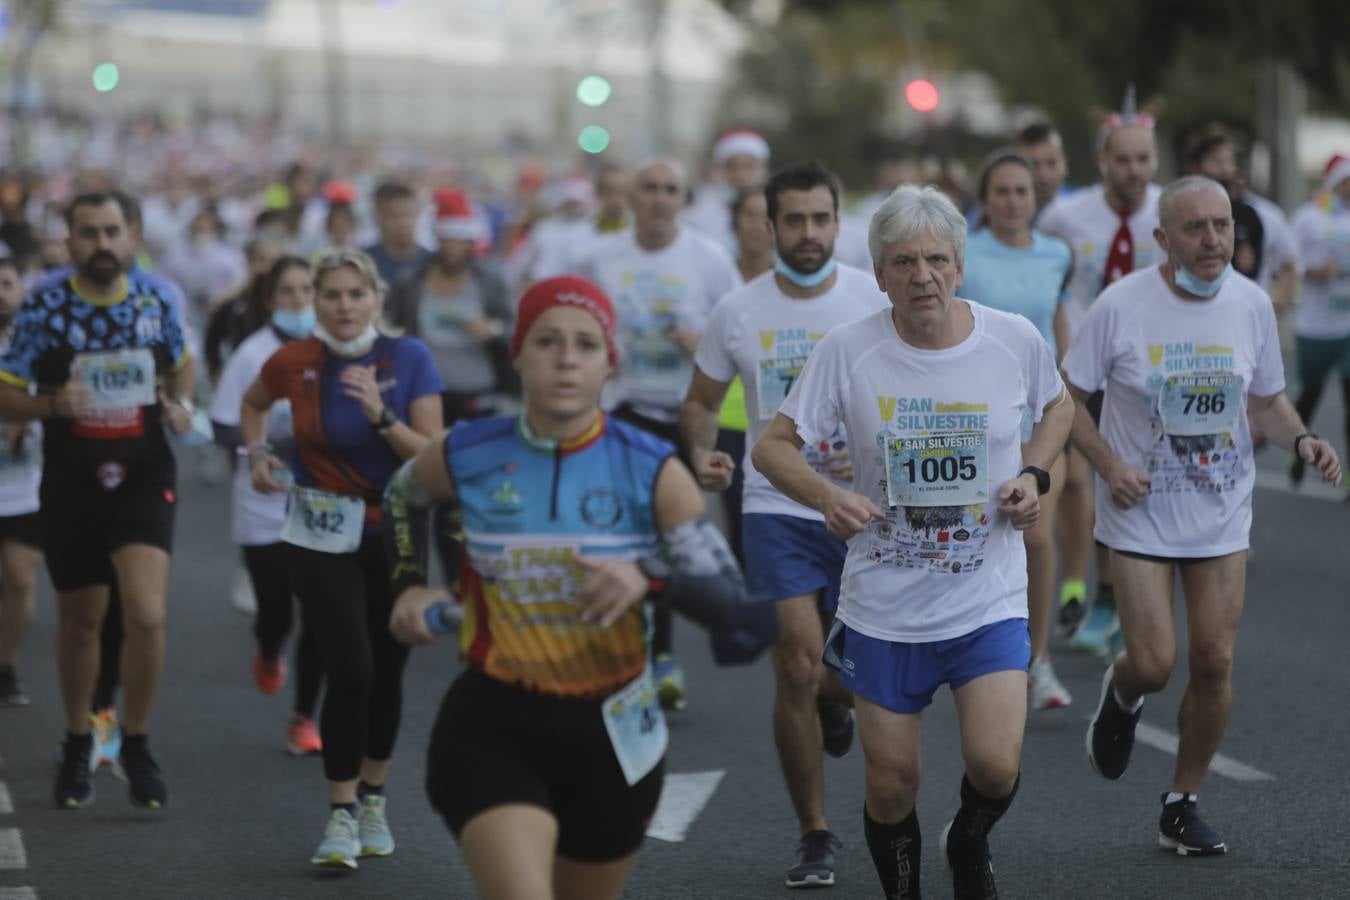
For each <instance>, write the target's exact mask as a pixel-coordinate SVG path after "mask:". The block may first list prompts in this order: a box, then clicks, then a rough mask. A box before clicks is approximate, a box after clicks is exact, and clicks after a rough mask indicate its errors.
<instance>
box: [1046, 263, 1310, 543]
mask: <svg viewBox="0 0 1350 900" xmlns="http://www.w3.org/2000/svg"><path fill="white" fill-rule="evenodd" d="M1064 374H1065V376H1066V377H1067V378H1068V379H1069V382H1070V383H1071V384H1073V385H1075V386H1077V387H1079V388H1081V389H1082V390H1085V391H1094V390H1101V389H1103V388H1105V390H1106V399H1105V402H1104V403H1103V404H1102V421H1101V433H1102V438H1103V440H1105V441H1106V444H1107V446H1109V447H1110V448H1111V450H1112V451H1113V452H1114V453H1115V454H1116V455H1117V456H1119V457H1120V458H1121V459H1122V460H1123V461H1124V462H1126V463H1127V464H1129V465H1131V466H1134V467H1135V468H1137V469H1139V470H1141V471H1143V472H1147V473H1148V475H1149V476H1150V478H1151V479H1152V488H1151V490H1150V493H1149V495H1148V496H1147V497H1145V498H1144V500H1143V501H1142V502H1140V503H1139V504H1137V505H1135V506H1134V507H1133V508H1131V509H1128V510H1122V509H1120V508H1119V507H1117V506H1116V505H1115V503H1113V502H1112V501H1111V491H1110V487H1109V486H1108V485H1107V483H1106V481H1105V479H1102V478H1098V479H1097V526H1096V530H1095V536H1096V538H1097V540H1099V541H1101V542H1102V543H1103V544H1106V546H1108V547H1111V548H1113V549H1116V550H1124V551H1129V552H1132V553H1146V554H1148V555H1150V556H1165V557H1183V558H1187V557H1206V556H1222V555H1224V554H1227V553H1235V552H1237V551H1239V550H1245V549H1246V548H1247V546H1248V533H1249V531H1250V529H1251V523H1252V485H1253V484H1254V483H1255V481H1256V469H1255V466H1254V465H1253V462H1252V440H1251V431H1250V429H1249V428H1248V425H1247V396H1248V394H1254V395H1256V396H1258V397H1267V396H1270V395H1271V394H1277V393H1279V392H1280V391H1282V390H1284V363H1283V362H1282V361H1281V359H1280V339H1279V336H1278V334H1277V333H1276V331H1275V312H1274V309H1273V308H1272V306H1271V303H1270V297H1269V296H1267V295H1266V292H1265V291H1263V290H1261V288H1259V287H1257V285H1256V283H1255V282H1253V281H1251V280H1250V279H1248V278H1245V277H1243V276H1242V275H1239V274H1237V273H1233V274H1232V275H1230V276H1229V278H1228V280H1227V281H1226V282H1224V285H1223V287H1222V288H1220V289H1219V292H1218V293H1217V294H1215V295H1214V297H1212V298H1211V299H1209V300H1183V299H1181V298H1180V297H1178V296H1177V295H1176V294H1174V293H1172V290H1171V289H1170V288H1169V287H1168V286H1167V282H1166V281H1165V280H1163V276H1162V272H1161V269H1160V268H1159V267H1157V266H1154V267H1152V268H1149V269H1145V270H1144V271H1142V272H1135V273H1134V274H1132V275H1128V276H1126V277H1125V278H1123V279H1122V280H1121V281H1119V282H1118V283H1116V284H1113V285H1112V286H1111V287H1109V288H1108V289H1107V290H1106V291H1104V292H1103V293H1102V295H1101V297H1100V298H1098V300H1097V303H1096V304H1095V305H1094V306H1093V308H1092V311H1091V312H1090V313H1089V314H1088V316H1087V318H1086V319H1084V320H1083V325H1082V328H1081V329H1080V330H1079V332H1078V334H1077V335H1075V336H1074V339H1073V345H1072V346H1070V347H1069V352H1068V354H1067V355H1066V356H1065V358H1064Z"/></svg>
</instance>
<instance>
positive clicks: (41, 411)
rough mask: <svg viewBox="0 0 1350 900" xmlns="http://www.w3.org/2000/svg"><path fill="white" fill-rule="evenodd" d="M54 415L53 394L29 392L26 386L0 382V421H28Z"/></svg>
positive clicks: (54, 401)
mask: <svg viewBox="0 0 1350 900" xmlns="http://www.w3.org/2000/svg"><path fill="white" fill-rule="evenodd" d="M55 415H56V397H55V396H54V395H53V394H30V393H28V389H27V388H23V387H19V386H18V385H17V384H11V383H9V382H3V383H0V421H3V422H30V421H32V420H33V419H49V418H52V417H54V416H55Z"/></svg>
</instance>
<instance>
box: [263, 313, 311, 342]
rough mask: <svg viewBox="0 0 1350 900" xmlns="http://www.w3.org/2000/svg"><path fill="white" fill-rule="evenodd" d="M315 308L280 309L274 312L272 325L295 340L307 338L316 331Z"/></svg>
mask: <svg viewBox="0 0 1350 900" xmlns="http://www.w3.org/2000/svg"><path fill="white" fill-rule="evenodd" d="M314 321H315V320H314V307H312V306H307V307H305V308H304V309H278V310H273V312H272V324H273V325H274V326H276V329H277V330H278V331H280V332H282V333H283V334H286V335H289V336H290V337H293V338H307V337H309V335H310V333H311V332H312V331H314Z"/></svg>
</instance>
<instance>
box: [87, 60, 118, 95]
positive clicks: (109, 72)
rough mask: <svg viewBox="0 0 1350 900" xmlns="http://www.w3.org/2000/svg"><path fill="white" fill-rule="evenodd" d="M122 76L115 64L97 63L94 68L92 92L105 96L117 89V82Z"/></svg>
mask: <svg viewBox="0 0 1350 900" xmlns="http://www.w3.org/2000/svg"><path fill="white" fill-rule="evenodd" d="M121 77H122V74H121V73H120V72H119V71H118V70H117V63H110V62H105V63H99V64H98V65H97V66H94V75H93V79H92V80H93V82H94V90H96V91H98V92H99V93H101V94H106V93H107V92H108V91H111V90H112V89H113V88H115V87H117V82H118V81H120V80H121Z"/></svg>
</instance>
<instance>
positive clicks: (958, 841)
mask: <svg viewBox="0 0 1350 900" xmlns="http://www.w3.org/2000/svg"><path fill="white" fill-rule="evenodd" d="M953 824H954V822H948V823H947V827H946V828H944V829H942V839H941V844H942V856H943V857H944V858H945V859H946V860H947V871H949V872H951V875H952V896H953V897H954V898H955V900H998V885H997V884H996V883H995V881H994V863H993V859H992V857H990V855H989V841H987V840H980V841H976V840H972V839H971V838H969V837H960V836H958V837H957V838H955V839H953V838H952V825H953Z"/></svg>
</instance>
